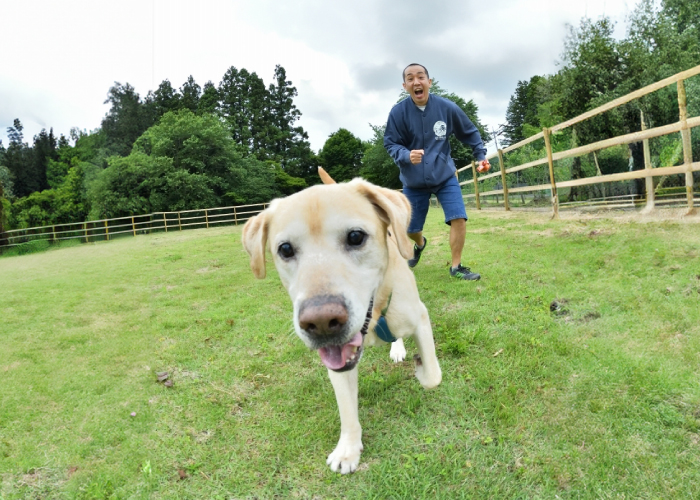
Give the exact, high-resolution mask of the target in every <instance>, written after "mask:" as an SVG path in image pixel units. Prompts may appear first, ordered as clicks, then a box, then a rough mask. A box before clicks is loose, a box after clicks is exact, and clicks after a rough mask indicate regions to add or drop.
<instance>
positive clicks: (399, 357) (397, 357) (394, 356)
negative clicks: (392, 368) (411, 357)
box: [389, 339, 406, 363]
mask: <svg viewBox="0 0 700 500" xmlns="http://www.w3.org/2000/svg"><path fill="white" fill-rule="evenodd" d="M389 357H390V358H391V360H392V361H393V362H394V363H401V362H402V361H404V360H405V359H406V347H405V346H404V345H403V340H402V339H398V340H397V341H396V342H393V343H392V344H391V351H389Z"/></svg>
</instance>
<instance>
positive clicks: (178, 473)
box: [177, 469, 187, 481]
mask: <svg viewBox="0 0 700 500" xmlns="http://www.w3.org/2000/svg"><path fill="white" fill-rule="evenodd" d="M177 475H178V476H180V481H182V480H183V479H186V478H187V472H185V471H184V470H182V469H178V470H177Z"/></svg>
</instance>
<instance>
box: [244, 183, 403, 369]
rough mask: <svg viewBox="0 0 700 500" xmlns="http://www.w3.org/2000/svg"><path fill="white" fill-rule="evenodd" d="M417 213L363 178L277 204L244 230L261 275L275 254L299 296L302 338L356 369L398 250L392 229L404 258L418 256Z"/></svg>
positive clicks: (337, 365)
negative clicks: (411, 234)
mask: <svg viewBox="0 0 700 500" xmlns="http://www.w3.org/2000/svg"><path fill="white" fill-rule="evenodd" d="M410 213H411V206H410V204H409V202H408V200H407V199H406V197H405V196H404V195H402V194H401V193H398V192H396V191H392V190H389V189H384V188H380V187H378V186H375V185H373V184H370V183H369V182H366V181H363V180H361V179H355V180H353V181H351V182H349V183H346V184H331V185H321V186H313V187H311V188H308V189H305V190H304V191H301V192H299V193H296V194H294V195H292V196H289V197H287V198H283V199H277V200H274V201H273V202H272V203H271V204H270V207H269V208H268V209H267V210H265V211H263V212H262V213H260V214H259V215H258V216H256V217H253V218H252V219H250V220H249V221H248V222H247V223H246V225H245V227H244V228H243V245H244V247H245V249H246V251H247V252H248V254H249V255H250V267H251V269H252V270H253V273H254V274H255V276H256V277H257V278H264V277H265V250H266V249H267V250H269V251H270V253H271V254H272V258H273V261H274V263H275V267H276V268H277V271H278V273H279V276H280V279H281V280H282V283H283V285H284V287H285V288H286V289H287V291H288V292H289V296H290V298H291V299H292V303H293V306H294V327H295V329H296V332H297V335H298V336H299V337H300V338H301V339H302V340H303V341H304V343H305V344H306V345H307V346H308V347H310V348H311V349H316V350H318V351H319V354H320V356H321V360H322V361H323V363H324V364H325V365H326V366H327V367H328V368H330V369H332V370H336V371H343V370H348V369H351V368H353V367H354V366H355V365H356V364H357V362H358V361H359V359H360V356H361V353H362V338H363V334H364V333H366V331H367V327H368V324H369V318H370V317H371V313H372V301H373V298H374V295H375V293H376V292H377V290H378V288H379V285H380V284H381V282H382V280H383V277H384V273H385V272H386V269H387V265H388V262H389V251H390V250H389V247H388V245H389V244H391V245H393V243H389V240H388V237H387V233H388V230H389V229H390V230H391V232H392V234H393V235H394V237H395V241H396V245H397V247H398V250H399V253H400V254H401V256H402V257H403V258H405V259H408V258H410V257H412V256H413V244H412V242H411V240H410V239H409V238H408V236H407V235H406V230H407V227H408V223H409V220H410Z"/></svg>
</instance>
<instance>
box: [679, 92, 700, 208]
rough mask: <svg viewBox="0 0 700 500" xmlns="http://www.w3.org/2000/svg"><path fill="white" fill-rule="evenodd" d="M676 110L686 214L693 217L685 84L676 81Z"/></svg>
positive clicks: (690, 153) (691, 170) (691, 151)
mask: <svg viewBox="0 0 700 500" xmlns="http://www.w3.org/2000/svg"><path fill="white" fill-rule="evenodd" d="M678 109H679V111H680V122H681V124H682V128H681V139H682V141H683V163H684V164H685V166H686V169H687V170H686V172H685V192H686V195H687V197H688V213H687V214H686V215H693V214H696V213H697V210H695V208H693V148H692V144H691V142H690V128H688V108H687V99H686V95H685V84H684V83H683V80H678Z"/></svg>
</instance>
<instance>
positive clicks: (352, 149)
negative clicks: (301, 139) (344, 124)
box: [318, 128, 364, 182]
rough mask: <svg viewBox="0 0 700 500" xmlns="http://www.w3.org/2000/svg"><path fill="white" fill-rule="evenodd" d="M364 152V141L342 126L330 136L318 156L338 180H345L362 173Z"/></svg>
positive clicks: (327, 170)
mask: <svg viewBox="0 0 700 500" xmlns="http://www.w3.org/2000/svg"><path fill="white" fill-rule="evenodd" d="M363 153H364V146H363V144H362V141H361V140H360V139H358V138H357V137H355V136H354V135H353V134H352V133H351V132H350V131H349V130H347V129H344V128H341V129H338V131H337V132H333V133H332V134H331V135H330V136H329V137H328V139H327V140H326V143H325V144H324V145H323V149H321V151H319V153H318V158H319V160H320V162H321V165H322V166H323V168H324V169H325V170H326V172H328V174H329V175H330V176H331V177H333V179H335V181H336V182H344V181H349V180H352V179H353V178H355V177H357V176H358V175H360V167H361V166H362V156H363Z"/></svg>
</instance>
